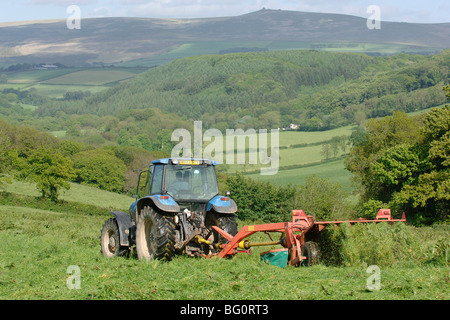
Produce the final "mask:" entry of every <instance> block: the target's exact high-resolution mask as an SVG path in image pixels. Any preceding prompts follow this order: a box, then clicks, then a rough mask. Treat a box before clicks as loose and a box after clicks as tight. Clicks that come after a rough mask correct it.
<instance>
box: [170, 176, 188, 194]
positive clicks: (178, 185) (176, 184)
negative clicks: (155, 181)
mask: <svg viewBox="0 0 450 320" xmlns="http://www.w3.org/2000/svg"><path fill="white" fill-rule="evenodd" d="M186 173H188V172H186ZM188 181H189V180H187V179H183V173H182V172H181V171H178V172H177V173H176V179H175V180H174V181H173V182H172V183H171V184H170V191H172V192H174V193H177V194H178V193H180V191H189V190H190V189H191V188H190V186H189V182H188Z"/></svg>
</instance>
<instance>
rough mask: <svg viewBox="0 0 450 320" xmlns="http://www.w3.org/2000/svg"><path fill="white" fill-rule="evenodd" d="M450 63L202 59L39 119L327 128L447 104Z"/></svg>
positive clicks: (50, 109)
mask: <svg viewBox="0 0 450 320" xmlns="http://www.w3.org/2000/svg"><path fill="white" fill-rule="evenodd" d="M449 62H450V50H446V51H443V52H441V53H439V54H436V55H427V56H423V55H407V54H399V55H395V56H389V57H370V56H367V55H365V54H359V53H331V52H319V51H309V50H289V51H269V52H252V53H232V54H227V55H220V56H218V55H203V56H197V57H189V58H184V59H179V60H176V61H173V62H171V63H169V64H166V65H163V66H160V67H158V68H153V69H150V70H148V71H146V72H144V73H142V74H140V75H138V76H136V77H135V78H133V79H131V80H128V81H127V82H124V83H121V84H120V85H117V86H115V87H113V88H111V89H108V90H106V91H104V92H101V93H98V94H95V95H92V96H90V97H88V98H86V99H84V100H81V101H65V102H61V101H58V102H54V103H49V104H47V105H44V106H41V107H40V108H39V109H38V110H37V111H36V115H38V116H40V117H45V116H55V115H56V114H57V113H58V111H61V112H64V113H65V114H79V115H82V114H95V115H97V116H101V117H103V116H116V117H119V118H120V117H122V118H123V119H125V118H126V117H129V116H130V112H132V111H130V110H139V111H140V112H139V115H136V116H134V118H135V119H136V120H138V121H139V119H140V118H142V117H143V114H145V110H149V111H147V113H148V114H147V116H146V117H145V120H147V119H148V121H149V122H148V125H149V127H148V128H153V129H155V127H158V126H161V124H160V123H159V122H157V123H153V122H152V121H153V118H152V117H150V115H151V114H152V113H153V111H150V109H152V110H157V109H158V110H161V111H162V112H163V113H165V114H167V113H170V114H174V115H176V117H172V118H169V119H168V120H169V122H175V121H179V120H180V119H184V120H188V121H192V120H203V122H204V128H210V127H212V128H217V129H220V130H225V129H226V128H278V127H286V126H289V125H290V124H291V123H296V124H299V125H300V130H327V129H332V128H337V127H340V126H343V125H348V124H354V123H356V122H358V121H361V120H362V119H365V118H372V117H384V116H386V115H390V114H392V113H393V112H394V111H396V110H401V111H405V112H413V111H417V110H422V109H426V108H429V107H432V106H437V105H441V104H443V103H445V101H446V99H445V94H444V92H443V90H442V87H443V86H444V85H445V84H446V83H448V75H449V74H448V67H449V65H450V64H449ZM133 112H134V111H133ZM149 117H150V118H149ZM171 119H172V120H171ZM164 125H165V126H166V127H167V125H168V124H167V123H165V124H164ZM148 130H149V129H145V131H148Z"/></svg>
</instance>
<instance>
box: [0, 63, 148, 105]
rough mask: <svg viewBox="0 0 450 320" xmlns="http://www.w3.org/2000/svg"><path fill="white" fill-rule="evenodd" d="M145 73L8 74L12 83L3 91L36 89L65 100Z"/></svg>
mask: <svg viewBox="0 0 450 320" xmlns="http://www.w3.org/2000/svg"><path fill="white" fill-rule="evenodd" d="M143 71H145V69H139V68H111V67H108V68H107V67H105V68H62V69H56V70H29V71H18V72H6V73H5V74H6V75H7V78H8V83H6V84H1V85H0V90H2V89H6V88H14V89H22V90H29V89H31V88H34V89H36V91H37V92H38V93H39V94H41V95H44V96H47V97H50V98H62V97H63V95H64V93H66V92H67V91H90V92H91V93H92V94H95V93H98V92H100V91H103V90H105V89H108V88H110V87H111V85H113V84H117V83H118V82H121V81H125V80H127V79H130V78H133V77H135V76H136V75H137V74H139V73H141V72H143Z"/></svg>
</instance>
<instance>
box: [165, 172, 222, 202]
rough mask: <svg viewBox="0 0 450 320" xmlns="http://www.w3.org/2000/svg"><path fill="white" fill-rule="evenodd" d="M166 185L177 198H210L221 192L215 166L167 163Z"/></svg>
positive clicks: (168, 190) (169, 192)
mask: <svg viewBox="0 0 450 320" xmlns="http://www.w3.org/2000/svg"><path fill="white" fill-rule="evenodd" d="M165 185H166V190H167V193H168V194H170V195H171V196H172V197H174V198H175V199H186V200H209V199H211V198H212V197H214V196H215V195H217V194H218V193H219V188H218V186H217V181H216V175H215V171H214V167H213V166H210V165H209V166H204V165H167V166H166V177H165Z"/></svg>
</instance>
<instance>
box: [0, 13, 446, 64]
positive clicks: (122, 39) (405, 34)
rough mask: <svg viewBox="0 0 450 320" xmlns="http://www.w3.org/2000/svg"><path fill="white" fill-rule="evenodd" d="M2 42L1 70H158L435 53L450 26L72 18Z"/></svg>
mask: <svg viewBox="0 0 450 320" xmlns="http://www.w3.org/2000/svg"><path fill="white" fill-rule="evenodd" d="M0 39H1V40H0V66H2V65H3V66H7V65H11V64H15V63H42V62H45V63H56V62H59V63H62V64H65V65H69V66H83V65H86V64H93V63H108V64H111V63H119V64H120V63H121V62H122V63H124V62H129V61H137V62H136V64H142V65H145V66H151V65H155V64H161V63H162V62H167V61H170V60H173V59H175V58H179V57H183V56H189V55H198V54H205V53H209V54H211V53H215V54H218V53H219V52H221V51H222V52H224V50H225V51H226V52H230V51H233V50H234V49H236V50H237V51H242V49H243V48H244V49H245V48H254V49H256V50H261V49H269V50H274V49H294V48H305V49H324V50H342V49H343V48H344V49H345V50H353V51H360V52H370V53H372V54H383V53H398V52H402V51H403V52H421V53H430V52H435V51H437V50H439V49H444V48H446V47H447V46H448V43H450V23H443V24H417V23H398V22H382V24H381V29H380V30H369V29H368V28H367V26H366V19H364V18H361V17H355V16H349V15H339V14H325V13H306V12H295V11H282V10H260V11H257V12H253V13H249V14H245V15H241V16H237V17H223V18H208V19H144V18H93V19H83V20H82V21H81V29H80V30H69V29H67V27H66V21H65V20H57V21H54V20H50V21H35V22H24V23H19V22H16V23H10V24H8V23H3V24H0ZM202 44H205V45H202ZM369 44H372V45H373V44H376V45H378V46H370V45H369ZM187 47H188V48H187ZM387 48H389V49H387Z"/></svg>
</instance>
